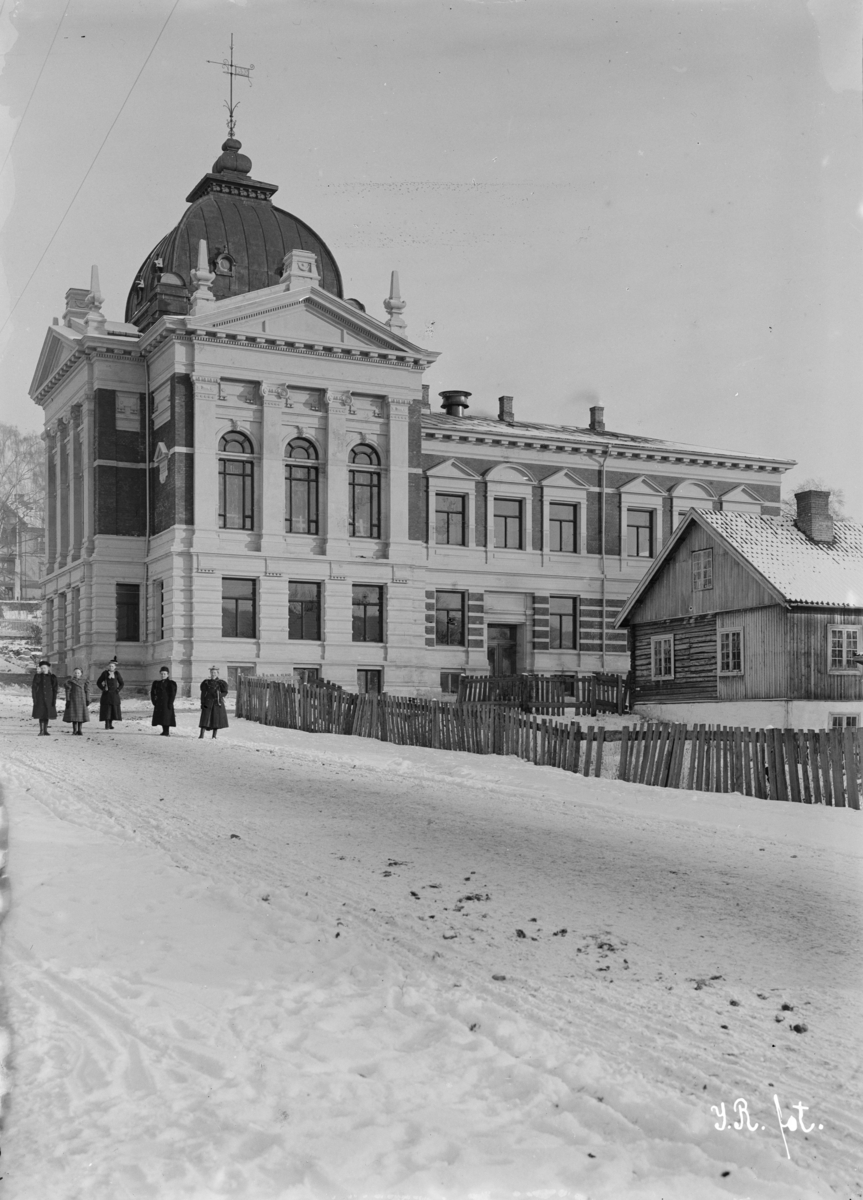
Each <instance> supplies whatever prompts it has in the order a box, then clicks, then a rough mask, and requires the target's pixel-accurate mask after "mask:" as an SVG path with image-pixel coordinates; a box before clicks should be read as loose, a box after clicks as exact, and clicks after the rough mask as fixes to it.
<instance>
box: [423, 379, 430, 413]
mask: <svg viewBox="0 0 863 1200" xmlns="http://www.w3.org/2000/svg"><path fill="white" fill-rule="evenodd" d="M430 392H431V388H430V387H429V385H428V384H427V383H424V384H423V412H431V401H430V400H429V393H430Z"/></svg>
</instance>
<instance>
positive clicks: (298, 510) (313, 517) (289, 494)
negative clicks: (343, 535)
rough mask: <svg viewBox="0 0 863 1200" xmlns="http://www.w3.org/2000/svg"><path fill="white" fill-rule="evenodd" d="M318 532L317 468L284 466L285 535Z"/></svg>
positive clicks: (294, 463) (299, 465)
mask: <svg viewBox="0 0 863 1200" xmlns="http://www.w3.org/2000/svg"><path fill="white" fill-rule="evenodd" d="M317 532H318V468H317V467H315V466H311V465H310V464H309V463H303V462H289V463H288V464H287V465H286V466H285V533H317Z"/></svg>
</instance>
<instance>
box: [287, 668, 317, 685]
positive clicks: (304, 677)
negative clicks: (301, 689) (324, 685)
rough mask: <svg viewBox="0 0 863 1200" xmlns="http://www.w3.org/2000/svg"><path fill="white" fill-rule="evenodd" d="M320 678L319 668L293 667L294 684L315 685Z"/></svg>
mask: <svg viewBox="0 0 863 1200" xmlns="http://www.w3.org/2000/svg"><path fill="white" fill-rule="evenodd" d="M320 678H321V668H320V667H294V683H317V682H318V681H319V680H320Z"/></svg>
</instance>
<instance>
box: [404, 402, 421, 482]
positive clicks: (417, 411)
mask: <svg viewBox="0 0 863 1200" xmlns="http://www.w3.org/2000/svg"><path fill="white" fill-rule="evenodd" d="M422 411H423V409H422V400H411V404H410V409H409V411H408V466H409V467H414V468H416V467H422V465H423V428H422Z"/></svg>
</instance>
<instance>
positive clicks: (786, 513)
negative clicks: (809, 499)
mask: <svg viewBox="0 0 863 1200" xmlns="http://www.w3.org/2000/svg"><path fill="white" fill-rule="evenodd" d="M800 492H829V493H830V516H831V517H832V518H833V520H834V521H846V520H847V519H848V518H847V517H846V515H845V493H844V492H843V491H842V488H834V487H830V485H829V484H827V483H825V482H824V480H823V479H804V480H803V481H802V483H798V484H795V487H794V491H793V493H792V494H791V495H790V496H786V497H785V498H784V499H783V500H782V504H781V511H782V515H783V517H796V516H797V502H796V500H795V499H794V497H795V496H797V495H798V494H799V493H800Z"/></svg>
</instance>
